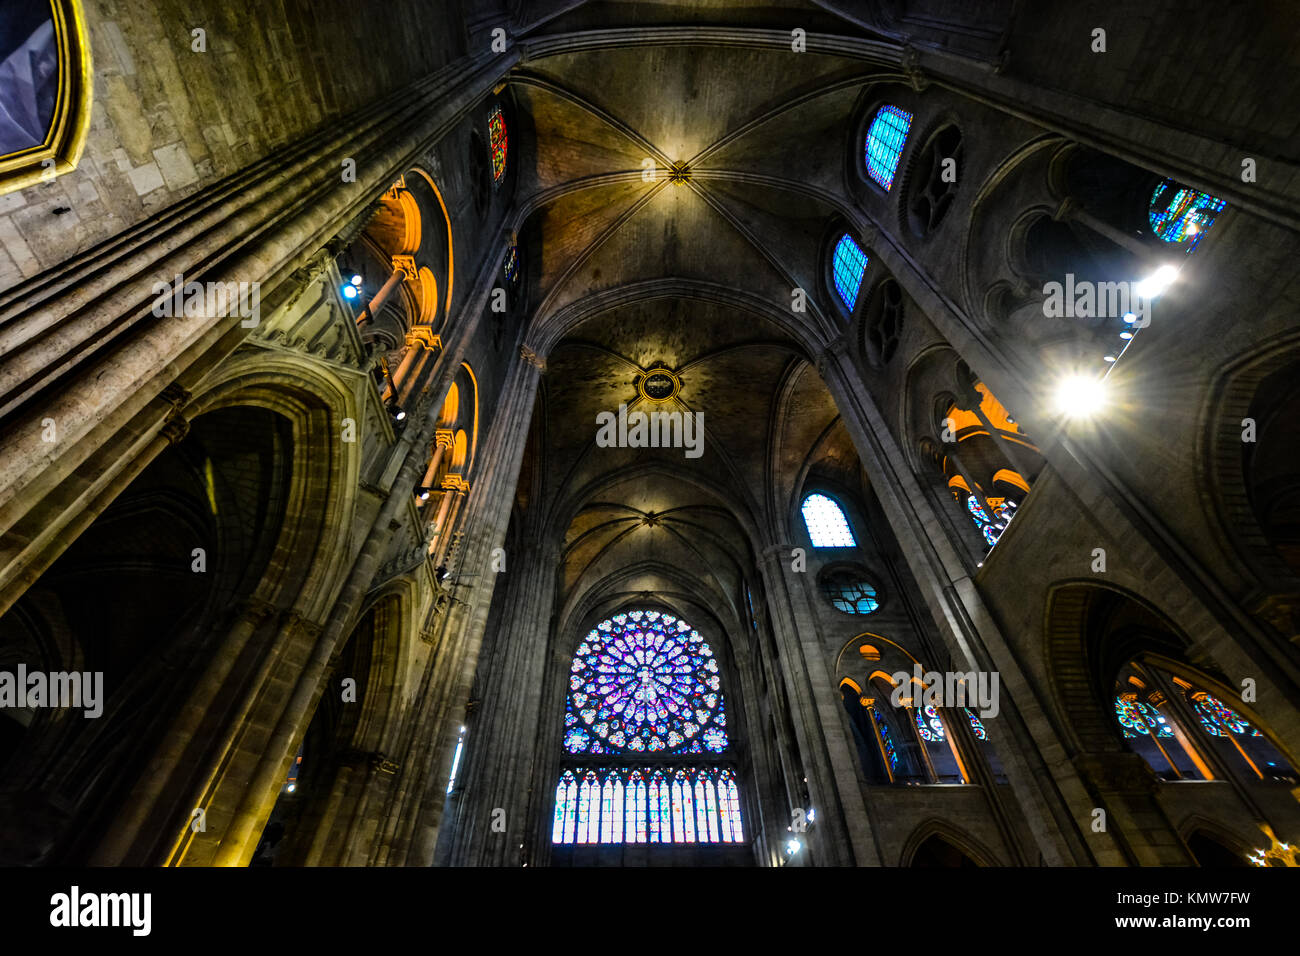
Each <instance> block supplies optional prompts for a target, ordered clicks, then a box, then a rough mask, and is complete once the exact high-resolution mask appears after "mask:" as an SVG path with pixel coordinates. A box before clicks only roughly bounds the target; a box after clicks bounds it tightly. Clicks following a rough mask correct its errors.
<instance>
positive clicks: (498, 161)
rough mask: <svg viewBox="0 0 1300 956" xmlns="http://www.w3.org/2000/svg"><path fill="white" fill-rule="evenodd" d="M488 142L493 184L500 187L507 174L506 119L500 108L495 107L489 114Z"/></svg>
mask: <svg viewBox="0 0 1300 956" xmlns="http://www.w3.org/2000/svg"><path fill="white" fill-rule="evenodd" d="M488 142H489V144H490V146H491V149H492V182H493V183H494V184H495V185H500V184H501V180H502V178H503V177H504V176H505V174H506V146H507V145H508V140H507V137H506V118H505V116H504V115H503V114H502V112H501V107H500V106H493V107H492V112H490V113H489V114H488Z"/></svg>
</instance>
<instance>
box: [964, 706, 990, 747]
mask: <svg viewBox="0 0 1300 956" xmlns="http://www.w3.org/2000/svg"><path fill="white" fill-rule="evenodd" d="M962 710H964V711H966V716H967V717H969V718H970V729H971V731H972V732H973V733H974V734H975V739H976V740H988V739H989V734H988V731H987V730H985V729H984V722H983V721H981V720H980V719H979V718H978V717H976V716H975V713H974V712H973V711H972V710H971V709H970V708H969V707H963V708H962Z"/></svg>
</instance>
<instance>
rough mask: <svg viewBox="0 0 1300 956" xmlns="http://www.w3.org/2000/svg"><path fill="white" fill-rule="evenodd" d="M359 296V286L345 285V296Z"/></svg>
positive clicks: (351, 297) (348, 297) (346, 297)
mask: <svg viewBox="0 0 1300 956" xmlns="http://www.w3.org/2000/svg"><path fill="white" fill-rule="evenodd" d="M356 297H357V287H356V286H354V285H345V286H344V287H343V298H345V299H355V298H356Z"/></svg>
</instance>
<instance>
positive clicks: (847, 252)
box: [834, 232, 867, 312]
mask: <svg viewBox="0 0 1300 956" xmlns="http://www.w3.org/2000/svg"><path fill="white" fill-rule="evenodd" d="M834 272H835V292H836V294H838V295H839V297H840V301H841V302H843V303H844V308H846V309H848V310H849V311H850V312H852V311H853V306H854V304H855V303H857V301H858V289H859V288H860V287H861V285H862V277H863V276H864V275H865V274H866V272H867V254H866V253H865V252H863V251H862V248H861V247H860V246H859V245H858V244H857V243H856V242H854V241H853V237H852V236H850V235H849V234H848V233H847V232H846V233H845V234H844V235H842V236H840V241H839V242H837V243H836V244H835V256H834Z"/></svg>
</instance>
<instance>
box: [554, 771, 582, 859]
mask: <svg viewBox="0 0 1300 956" xmlns="http://www.w3.org/2000/svg"><path fill="white" fill-rule="evenodd" d="M577 822H578V781H577V780H576V779H575V778H574V776H573V773H572V771H569V770H566V771H564V773H563V774H561V775H560V782H559V784H558V785H557V786H556V788H555V825H554V827H553V828H552V830H551V841H552V842H553V843H572V842H573V840H574V832H575V829H576V825H577Z"/></svg>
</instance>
